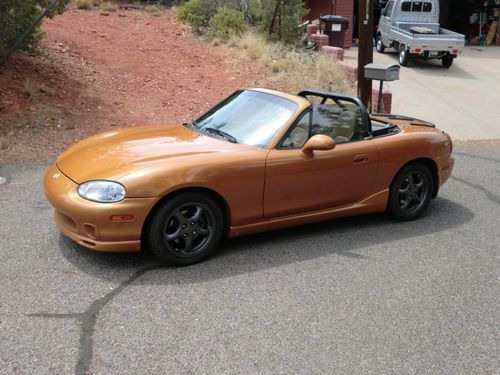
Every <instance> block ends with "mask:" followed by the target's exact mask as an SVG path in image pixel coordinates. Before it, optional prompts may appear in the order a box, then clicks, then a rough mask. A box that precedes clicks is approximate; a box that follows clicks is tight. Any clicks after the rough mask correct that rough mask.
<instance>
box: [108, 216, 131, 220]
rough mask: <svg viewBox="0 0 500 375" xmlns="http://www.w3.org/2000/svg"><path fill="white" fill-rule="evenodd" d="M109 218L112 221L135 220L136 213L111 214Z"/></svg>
mask: <svg viewBox="0 0 500 375" xmlns="http://www.w3.org/2000/svg"><path fill="white" fill-rule="evenodd" d="M109 219H110V220H111V221H130V220H134V215H111V216H110V217H109Z"/></svg>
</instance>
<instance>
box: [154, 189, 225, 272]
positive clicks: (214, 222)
mask: <svg viewBox="0 0 500 375" xmlns="http://www.w3.org/2000/svg"><path fill="white" fill-rule="evenodd" d="M148 223H149V224H148V226H147V228H146V231H145V242H146V245H147V247H148V248H149V249H151V250H152V252H153V253H154V254H155V255H156V256H157V257H158V258H160V259H161V260H163V261H165V262H167V263H170V264H173V265H177V266H185V265H189V264H194V263H197V262H199V261H201V260H203V259H204V258H206V257H208V256H209V255H210V253H212V252H213V251H214V250H215V248H216V247H217V245H218V244H219V242H220V240H221V238H222V234H223V229H224V219H223V215H222V211H221V209H220V207H219V206H218V204H217V202H215V201H214V200H213V199H212V198H211V197H210V196H208V195H205V194H202V193H197V192H194V193H184V194H179V195H177V196H174V197H172V199H168V200H166V201H165V202H164V203H163V204H161V205H160V206H159V207H158V208H157V209H156V210H155V211H154V212H153V214H152V216H151V218H150V219H149V220H148Z"/></svg>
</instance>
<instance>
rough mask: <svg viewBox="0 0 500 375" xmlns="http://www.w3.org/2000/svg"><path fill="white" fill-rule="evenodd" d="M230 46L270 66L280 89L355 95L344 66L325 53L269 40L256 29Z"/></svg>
mask: <svg viewBox="0 0 500 375" xmlns="http://www.w3.org/2000/svg"><path fill="white" fill-rule="evenodd" d="M227 46H228V47H231V48H234V49H237V50H240V51H241V53H242V54H243V55H244V56H245V57H247V58H250V59H252V60H258V61H259V62H261V63H262V64H264V65H265V66H267V67H268V68H269V69H270V70H271V72H272V73H273V74H274V75H275V78H276V79H275V81H276V82H277V84H278V88H279V89H280V90H283V91H285V92H289V93H297V92H298V91H300V90H302V89H304V88H315V89H325V90H329V91H335V92H340V93H344V94H354V88H353V86H352V84H351V83H350V82H349V81H348V79H347V78H346V75H345V73H344V71H343V70H342V68H341V67H340V66H339V65H338V64H336V63H335V62H333V61H332V60H331V58H330V57H328V56H327V55H325V54H323V53H320V52H315V51H309V50H305V49H296V48H293V47H289V46H286V45H283V44H282V43H279V42H270V41H268V40H266V39H265V38H264V37H262V36H261V35H259V34H258V33H256V32H255V31H248V32H246V33H245V34H243V35H242V36H241V37H233V38H231V39H230V40H229V41H228V42H227Z"/></svg>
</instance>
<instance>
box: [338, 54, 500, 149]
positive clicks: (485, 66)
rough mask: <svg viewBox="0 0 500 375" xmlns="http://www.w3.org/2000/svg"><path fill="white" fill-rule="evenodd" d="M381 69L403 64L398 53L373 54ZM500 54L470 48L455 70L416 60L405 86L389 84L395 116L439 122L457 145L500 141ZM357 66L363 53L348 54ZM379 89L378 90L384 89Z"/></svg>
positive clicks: (405, 75) (407, 72) (406, 75)
mask: <svg viewBox="0 0 500 375" xmlns="http://www.w3.org/2000/svg"><path fill="white" fill-rule="evenodd" d="M373 58H374V61H375V62H376V63H379V64H389V65H392V64H398V56H397V54H396V52H395V51H394V50H393V49H387V52H386V53H384V54H380V53H377V52H376V51H375V50H374V52H373ZM499 61H500V48H496V47H472V46H471V47H466V48H465V49H464V53H463V54H461V55H460V56H459V57H458V58H457V59H456V60H455V62H454V64H453V66H452V67H451V68H450V69H444V68H443V67H442V66H441V62H440V61H438V60H434V61H423V60H418V59H416V60H411V61H410V65H409V66H408V67H406V68H401V74H400V78H401V79H400V80H399V81H395V82H388V83H387V84H386V87H387V86H388V87H389V88H390V91H391V92H392V93H393V103H392V104H393V108H392V112H393V113H398V114H404V115H409V116H416V117H417V118H424V119H426V120H428V121H431V122H434V123H436V124H437V125H438V127H439V128H441V129H443V130H446V131H447V132H449V133H450V134H452V135H453V138H454V139H461V140H471V139H476V140H477V139H491V138H500V126H499V119H500V105H499V103H500V89H499V87H500V63H499ZM346 62H348V63H350V64H354V65H357V48H351V49H349V50H346ZM374 86H377V87H378V83H377V84H376V85H375V84H374Z"/></svg>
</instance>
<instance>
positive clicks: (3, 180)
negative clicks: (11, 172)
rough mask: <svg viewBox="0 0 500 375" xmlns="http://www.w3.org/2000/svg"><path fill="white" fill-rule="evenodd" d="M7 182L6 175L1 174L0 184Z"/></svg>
mask: <svg viewBox="0 0 500 375" xmlns="http://www.w3.org/2000/svg"><path fill="white" fill-rule="evenodd" d="M5 183H7V179H6V178H5V177H1V176H0V185H3V184H5Z"/></svg>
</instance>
